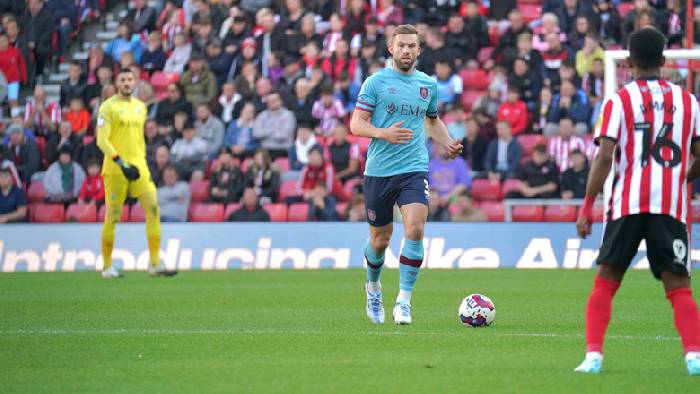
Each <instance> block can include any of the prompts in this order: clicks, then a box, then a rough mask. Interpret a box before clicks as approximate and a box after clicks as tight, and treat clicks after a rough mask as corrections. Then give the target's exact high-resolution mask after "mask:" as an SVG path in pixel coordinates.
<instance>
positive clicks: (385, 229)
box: [350, 25, 462, 324]
mask: <svg viewBox="0 0 700 394" xmlns="http://www.w3.org/2000/svg"><path fill="white" fill-rule="evenodd" d="M389 50H390V52H391V53H392V57H393V59H392V60H393V62H392V63H393V66H392V67H387V68H384V69H381V70H379V71H377V72H375V73H374V74H372V75H371V76H370V77H369V78H367V80H365V82H364V84H363V85H362V89H361V90H360V95H359V97H358V100H357V106H356V107H355V112H354V113H353V115H352V121H351V123H350V129H351V130H352V133H353V134H355V135H358V136H361V137H370V138H372V142H371V143H370V145H369V150H368V152H367V166H366V168H365V182H364V194H365V200H366V203H365V205H366V209H367V222H368V223H369V225H370V226H369V227H370V238H369V240H368V241H367V243H366V244H365V257H366V260H367V284H366V293H367V316H368V317H369V318H370V320H371V321H372V322H373V323H384V306H383V304H382V292H381V285H380V282H379V276H380V273H381V269H382V265H383V264H384V251H385V250H386V248H387V247H388V246H389V240H390V239H391V234H392V232H393V224H392V222H393V208H394V205H395V204H397V205H398V206H399V208H400V209H401V214H402V215H403V224H404V237H405V239H406V240H405V242H404V245H403V248H402V249H401V257H400V259H399V261H400V264H399V289H400V290H399V295H398V297H397V298H396V304H395V305H394V309H393V316H394V322H395V323H397V324H410V323H411V294H412V292H413V286H414V285H415V283H416V279H417V278H418V273H419V271H420V266H421V264H422V263H423V232H424V228H425V222H426V220H427V219H428V196H429V194H430V189H429V187H428V150H427V148H426V144H425V139H426V138H427V137H428V136H430V137H431V138H432V139H433V143H434V144H436V146H438V147H440V148H441V149H442V152H444V155H445V157H446V158H449V159H454V158H455V157H456V156H458V155H459V154H461V153H462V143H461V142H455V141H453V140H452V137H450V135H449V134H448V132H447V127H446V126H445V124H444V123H443V122H442V120H440V118H439V117H438V100H437V84H436V82H435V80H434V79H432V78H430V77H429V76H427V75H426V74H425V73H423V72H420V71H418V70H416V69H415V64H416V60H417V58H418V55H419V54H420V38H419V36H418V31H417V30H416V28H415V27H413V26H412V25H400V26H397V27H396V29H395V30H394V34H393V37H392V42H391V44H390V47H389Z"/></svg>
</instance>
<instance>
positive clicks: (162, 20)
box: [156, 0, 185, 52]
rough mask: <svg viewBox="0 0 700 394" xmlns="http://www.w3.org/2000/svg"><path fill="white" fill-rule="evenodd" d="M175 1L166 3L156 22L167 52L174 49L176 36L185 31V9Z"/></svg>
mask: <svg viewBox="0 0 700 394" xmlns="http://www.w3.org/2000/svg"><path fill="white" fill-rule="evenodd" d="M175 1H177V0H168V1H167V2H166V3H165V7H164V8H163V11H161V13H160V15H159V16H158V21H157V22H156V27H158V28H160V34H161V38H162V39H163V49H165V51H167V52H170V51H172V49H173V46H174V42H175V36H176V35H177V34H180V33H182V32H183V31H185V10H183V9H182V8H178V7H177V5H176V4H175Z"/></svg>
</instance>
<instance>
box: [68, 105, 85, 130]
mask: <svg viewBox="0 0 700 394" xmlns="http://www.w3.org/2000/svg"><path fill="white" fill-rule="evenodd" d="M65 118H66V120H67V121H69V122H70V127H71V129H72V130H73V133H75V134H80V133H83V132H85V131H87V127H88V125H89V124H90V113H89V112H88V111H87V110H85V109H82V110H80V111H78V112H73V111H68V112H67V113H66V116H65Z"/></svg>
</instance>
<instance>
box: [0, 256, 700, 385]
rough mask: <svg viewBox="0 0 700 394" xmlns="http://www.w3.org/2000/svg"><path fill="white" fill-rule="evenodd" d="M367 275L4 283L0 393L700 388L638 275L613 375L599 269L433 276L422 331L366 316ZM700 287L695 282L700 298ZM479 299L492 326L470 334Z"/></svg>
mask: <svg viewBox="0 0 700 394" xmlns="http://www.w3.org/2000/svg"><path fill="white" fill-rule="evenodd" d="M364 275H365V273H364V271H362V270H346V271H331V270H322V271H228V272H184V273H181V274H180V276H178V277H175V278H149V277H147V275H146V274H145V273H142V272H140V273H135V272H132V273H129V272H127V273H126V278H124V279H121V280H102V279H100V277H99V275H98V274H96V273H54V274H2V275H0V311H1V313H0V316H2V319H0V392H2V393H11V392H17V393H33V392H50V393H60V392H65V393H77V392H101V393H114V392H124V393H140V392H149V393H154V392H163V393H174V392H193V393H201V392H228V393H231V392H236V393H239V392H242V393H266V392H299V393H326V392H338V393H347V392H359V393H374V392H377V393H381V392H390V393H394V392H416V393H445V392H460V393H468V392H475V391H476V392H487V393H562V392H564V393H572V392H573V393H578V392H589V393H604V392H610V393H627V392H629V393H643V392H649V393H652V392H654V393H655V392H660V391H663V392H668V393H698V392H700V379H693V378H690V377H688V376H686V372H685V365H684V364H683V362H682V355H681V353H682V352H681V346H680V341H679V340H678V339H677V336H676V332H675V329H674V326H673V318H672V313H671V309H670V306H669V304H668V302H667V301H666V300H665V298H664V293H663V290H662V288H661V285H660V283H658V282H656V281H655V280H654V279H653V278H652V277H651V275H650V274H649V273H647V272H631V273H630V274H629V275H628V277H627V278H626V282H625V283H624V284H623V287H622V289H621V290H620V292H619V293H618V296H617V298H616V300H615V304H614V306H613V322H612V324H611V326H610V329H609V331H608V334H609V335H608V339H607V342H606V360H605V372H604V373H603V374H602V375H600V376H587V375H578V374H574V373H573V372H572V371H573V368H574V367H575V366H576V365H577V364H578V363H579V362H580V361H581V360H582V358H583V355H584V338H583V332H584V320H583V311H584V306H585V302H586V297H587V295H588V291H589V289H590V286H591V282H592V278H593V272H592V271H563V270H559V271H523V270H508V269H503V270H461V271H460V270H450V271H440V270H432V271H431V270H425V271H423V272H422V273H421V277H420V278H419V281H418V283H417V287H416V290H415V293H414V296H413V305H414V308H413V319H414V324H413V325H411V326H395V325H393V324H391V306H392V305H393V299H394V297H395V294H396V291H397V286H398V272H397V271H395V270H388V271H385V272H384V273H383V278H382V279H383V283H384V297H385V304H386V305H385V306H386V309H387V323H386V324H384V325H381V326H375V325H372V324H371V323H370V322H369V320H368V319H367V318H366V317H365V314H364V291H363V281H364ZM699 290H700V287H699V286H698V285H697V282H696V285H695V293H696V294H698V292H699ZM470 292H480V293H484V294H486V295H487V296H489V297H491V298H492V299H493V301H494V303H495V304H496V309H497V316H496V321H495V324H494V325H493V326H492V327H488V328H481V329H472V328H466V327H463V326H461V325H460V323H459V320H458V318H457V307H458V305H459V303H460V301H461V298H462V297H464V296H465V295H467V294H468V293H470Z"/></svg>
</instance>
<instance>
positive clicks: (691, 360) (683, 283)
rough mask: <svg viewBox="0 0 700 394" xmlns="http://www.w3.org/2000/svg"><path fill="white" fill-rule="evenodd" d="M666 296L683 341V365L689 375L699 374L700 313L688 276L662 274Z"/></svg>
mask: <svg viewBox="0 0 700 394" xmlns="http://www.w3.org/2000/svg"><path fill="white" fill-rule="evenodd" d="M662 280H663V282H664V287H665V288H666V298H667V299H668V300H669V301H670V302H671V306H672V307H673V321H674V323H675V324H676V329H677V330H678V334H679V335H680V337H681V342H682V343H683V353H684V354H685V365H686V368H687V369H688V374H689V375H691V376H699V375H700V313H698V307H697V305H696V304H695V300H694V299H693V293H692V291H691V290H690V278H689V277H688V276H687V275H677V274H672V273H670V272H664V273H663V274H662Z"/></svg>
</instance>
